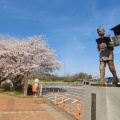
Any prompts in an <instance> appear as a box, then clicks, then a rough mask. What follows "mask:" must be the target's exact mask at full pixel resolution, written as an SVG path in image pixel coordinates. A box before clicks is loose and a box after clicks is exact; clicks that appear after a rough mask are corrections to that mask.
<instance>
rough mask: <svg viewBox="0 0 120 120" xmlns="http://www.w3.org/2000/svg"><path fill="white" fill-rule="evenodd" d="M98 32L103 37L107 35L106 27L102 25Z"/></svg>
mask: <svg viewBox="0 0 120 120" xmlns="http://www.w3.org/2000/svg"><path fill="white" fill-rule="evenodd" d="M97 33H98V35H99V36H100V37H103V36H104V35H105V29H104V28H102V27H98V28H97Z"/></svg>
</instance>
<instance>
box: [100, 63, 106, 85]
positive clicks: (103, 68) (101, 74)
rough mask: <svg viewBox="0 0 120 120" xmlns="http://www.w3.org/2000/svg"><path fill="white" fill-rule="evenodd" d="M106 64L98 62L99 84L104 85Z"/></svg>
mask: <svg viewBox="0 0 120 120" xmlns="http://www.w3.org/2000/svg"><path fill="white" fill-rule="evenodd" d="M105 67H106V62H104V61H101V62H100V83H104V77H105Z"/></svg>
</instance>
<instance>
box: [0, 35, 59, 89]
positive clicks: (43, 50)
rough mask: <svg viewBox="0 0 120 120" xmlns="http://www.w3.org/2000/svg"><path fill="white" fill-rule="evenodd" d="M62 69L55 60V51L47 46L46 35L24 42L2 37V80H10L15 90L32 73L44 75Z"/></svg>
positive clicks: (0, 38) (29, 38)
mask: <svg viewBox="0 0 120 120" xmlns="http://www.w3.org/2000/svg"><path fill="white" fill-rule="evenodd" d="M60 67H61V63H60V62H58V61H57V60H55V51H54V50H51V49H50V47H49V45H47V44H46V38H45V36H44V35H40V36H33V37H27V38H26V39H23V40H19V39H16V38H12V37H9V36H0V78H1V80H2V81H4V80H6V79H10V80H11V81H12V82H13V87H14V89H15V88H16V87H17V86H19V85H20V84H21V82H22V79H23V77H24V76H26V75H29V74H30V73H31V72H32V71H36V72H38V71H39V72H40V73H41V74H42V73H48V72H53V71H54V70H56V69H59V68H60ZM25 78H27V77H25ZM24 80H25V79H24ZM24 83H25V82H24Z"/></svg>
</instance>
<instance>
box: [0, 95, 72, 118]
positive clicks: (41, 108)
mask: <svg viewBox="0 0 120 120" xmlns="http://www.w3.org/2000/svg"><path fill="white" fill-rule="evenodd" d="M0 120H70V119H69V118H67V117H66V116H64V115H63V114H61V113H60V112H58V111H56V110H55V109H54V108H52V107H51V106H50V105H49V104H48V103H47V101H45V100H44V99H43V98H17V97H13V96H8V95H3V94H0Z"/></svg>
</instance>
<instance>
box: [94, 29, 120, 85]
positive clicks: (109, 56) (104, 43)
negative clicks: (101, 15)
mask: <svg viewBox="0 0 120 120" xmlns="http://www.w3.org/2000/svg"><path fill="white" fill-rule="evenodd" d="M97 33H98V35H99V36H100V38H98V39H96V42H97V45H98V46H97V48H98V51H99V52H100V67H99V68H100V83H104V77H105V67H106V63H107V64H108V66H109V70H110V71H111V73H112V75H113V76H114V82H113V84H117V83H118V82H119V80H118V77H117V74H116V70H115V66H114V58H113V57H114V55H113V50H114V43H113V40H112V39H111V38H110V36H106V35H105V30H104V28H102V27H98V28H97Z"/></svg>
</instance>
